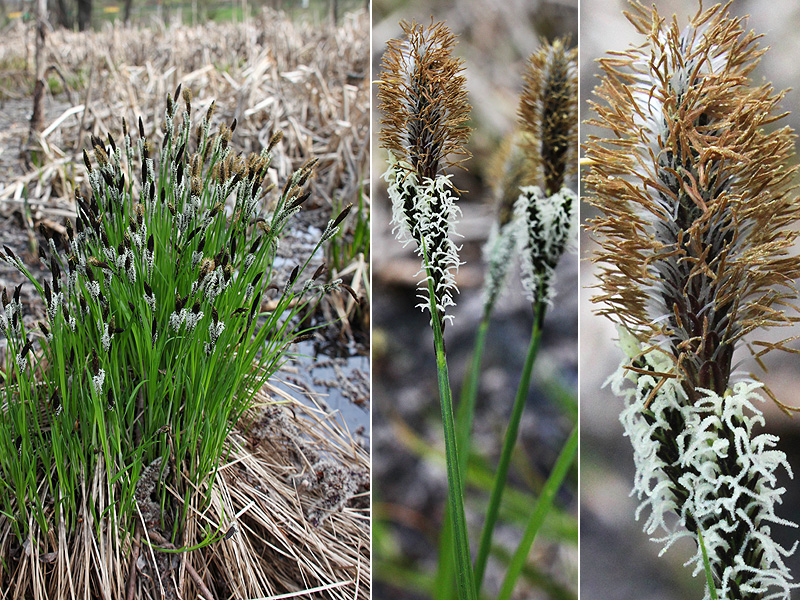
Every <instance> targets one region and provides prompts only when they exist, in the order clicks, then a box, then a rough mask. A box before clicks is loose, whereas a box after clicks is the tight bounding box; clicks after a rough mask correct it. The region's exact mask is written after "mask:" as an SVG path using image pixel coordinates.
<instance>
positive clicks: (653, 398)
mask: <svg viewBox="0 0 800 600" xmlns="http://www.w3.org/2000/svg"><path fill="white" fill-rule="evenodd" d="M631 6H632V12H631V14H629V15H627V16H628V19H629V20H630V21H631V23H632V24H633V25H634V26H635V27H636V28H637V30H638V31H639V32H640V33H641V34H644V35H645V36H647V41H646V43H645V44H643V45H640V46H636V47H633V48H631V49H630V50H628V51H626V52H624V53H619V54H616V53H615V54H614V56H612V57H609V58H606V59H603V60H601V61H600V64H601V67H602V68H603V70H604V71H605V77H604V78H603V80H602V81H601V83H600V84H599V86H598V87H597V88H596V90H595V93H596V95H597V96H598V98H599V99H600V103H599V104H595V105H594V106H593V108H594V110H595V112H596V114H597V118H596V119H595V120H593V121H592V122H591V124H592V125H595V126H598V127H600V128H603V129H605V130H607V131H608V132H609V136H610V137H609V138H600V137H592V138H590V139H589V141H588V143H587V145H586V156H587V158H588V159H589V161H590V163H591V165H592V168H591V171H590V172H589V174H588V175H587V177H586V184H587V187H588V189H589V190H590V192H591V193H592V194H594V197H593V198H592V203H593V204H594V205H595V207H597V208H598V209H599V211H600V213H601V214H600V216H599V217H597V218H596V219H594V221H592V224H591V228H590V229H591V231H592V233H593V234H594V235H595V236H596V237H597V238H598V240H599V242H600V246H601V249H600V251H599V252H598V254H597V255H596V257H595V261H596V262H598V263H600V273H599V276H600V286H599V287H600V288H601V290H602V292H601V294H600V295H599V296H598V297H597V298H595V301H596V302H602V303H604V307H603V308H602V309H601V310H600V311H599V312H600V313H601V314H604V315H606V316H608V317H610V318H611V319H613V320H615V321H616V322H617V323H619V324H620V326H621V327H620V345H621V346H622V347H623V348H624V349H625V350H626V353H627V354H628V358H627V359H626V360H625V361H624V362H623V365H622V367H621V368H620V370H619V371H618V372H617V373H616V374H615V375H614V376H613V377H612V378H611V383H612V390H613V391H614V392H615V393H616V394H617V395H620V396H623V397H624V398H625V400H626V409H625V410H624V411H623V413H622V417H621V420H622V422H623V425H624V427H625V431H626V435H628V436H629V437H630V439H631V443H632V445H633V447H634V456H635V458H636V465H637V474H636V480H635V485H634V492H636V493H637V494H638V495H639V497H640V499H641V500H642V503H641V505H640V508H639V511H642V510H643V509H649V511H650V514H649V517H648V519H647V522H646V524H645V530H646V531H647V532H648V533H651V534H652V533H655V532H656V531H658V530H664V531H665V532H666V535H665V536H664V537H663V538H662V541H664V542H666V547H669V546H670V545H671V544H672V543H673V542H674V541H675V540H676V539H678V538H679V537H685V536H690V537H694V538H695V539H697V536H698V534H699V533H702V536H703V540H704V543H705V547H706V549H707V551H708V558H709V563H710V567H711V571H712V575H713V581H714V584H715V586H716V588H717V589H716V592H717V597H719V598H725V599H726V600H739V599H744V598H748V599H749V598H781V599H787V598H789V596H790V590H791V589H793V588H795V587H797V585H796V584H793V583H791V577H790V575H789V572H788V569H787V568H786V565H785V564H784V560H783V559H784V557H785V556H787V555H789V554H791V553H792V552H793V551H794V548H792V549H790V550H788V551H787V550H785V549H784V548H782V547H780V546H779V545H778V544H776V543H775V542H774V541H773V540H772V538H771V534H770V528H769V524H770V523H772V524H781V525H792V526H794V524H792V523H788V522H786V521H784V520H782V519H779V518H777V517H776V516H775V512H774V507H775V505H776V503H779V502H780V497H781V494H782V493H783V491H784V490H783V489H782V488H778V487H777V484H776V477H775V472H776V470H777V469H778V468H781V467H782V468H787V469H788V464H787V463H786V460H785V455H784V454H783V453H782V452H779V451H777V450H774V449H773V448H774V447H775V446H776V443H777V438H776V437H775V436H771V435H767V434H756V433H755V432H754V430H755V427H756V426H761V425H763V418H762V416H761V413H760V411H759V410H758V409H757V408H756V407H755V404H754V402H755V401H756V400H758V401H762V397H761V392H760V388H761V384H758V383H755V382H753V381H751V380H747V379H745V380H740V381H732V380H731V379H732V377H731V369H732V365H731V362H732V357H733V352H734V349H735V346H736V345H737V343H738V342H739V340H740V339H741V338H742V337H744V336H745V335H747V334H748V333H750V332H752V331H753V330H754V329H756V328H761V327H763V328H767V327H771V326H778V325H787V324H790V323H792V322H794V321H796V319H795V318H794V317H790V316H787V315H786V314H785V313H784V310H785V309H786V308H787V307H791V306H792V304H793V303H794V302H795V301H796V299H797V293H796V291H795V289H794V287H793V286H792V284H791V282H792V280H794V279H796V278H797V277H798V276H800V264H798V262H797V260H796V259H795V258H793V257H790V256H789V250H790V247H791V246H792V245H793V243H794V242H795V240H796V237H797V232H796V229H795V228H793V227H792V225H793V224H794V223H795V221H796V220H797V218H798V216H800V202H798V199H797V198H796V197H795V196H794V194H793V188H792V178H793V177H794V176H795V173H796V167H793V166H791V159H792V158H793V154H794V151H793V134H792V132H791V130H790V129H789V128H787V127H784V128H775V127H774V125H773V124H774V122H775V121H777V120H778V119H780V117H781V116H782V115H780V114H779V113H778V103H779V102H780V101H781V99H782V97H783V94H782V93H775V92H774V91H773V89H772V87H771V86H770V85H769V84H762V85H760V86H755V85H753V84H752V82H751V81H750V80H749V78H748V76H749V74H750V73H751V71H752V70H753V68H754V67H755V65H756V63H757V62H758V60H759V58H760V56H761V55H762V54H763V51H762V50H759V49H758V45H757V43H756V40H757V36H756V35H755V34H753V33H752V32H745V30H744V28H743V23H742V20H741V19H738V18H731V17H729V16H728V14H727V5H726V6H721V5H717V6H715V7H712V8H710V9H709V10H707V11H705V12H702V11H700V12H698V13H697V14H696V15H695V17H694V18H693V19H692V21H691V22H690V24H689V26H688V27H686V28H685V29H683V30H681V29H679V28H678V24H677V19H673V20H672V21H669V22H668V21H666V20H665V19H663V18H662V17H660V16H659V15H658V13H657V12H656V10H655V9H647V8H645V7H644V6H642V5H641V4H639V3H638V2H637V3H632V4H631ZM631 384H633V385H631ZM790 474H791V472H790ZM670 512H674V513H676V514H677V515H678V518H679V522H678V526H677V527H675V526H673V525H672V524H671V521H670V520H669V519H667V518H666V515H667V514H668V513H670ZM689 562H690V563H693V564H694V565H695V574H698V573H700V572H702V571H703V570H704V569H703V557H702V554H701V551H700V550H699V549H698V551H697V553H696V554H695V556H694V558H693V559H691V560H690V561H689ZM709 597H710V592H709V591H708V590H707V592H706V598H709Z"/></svg>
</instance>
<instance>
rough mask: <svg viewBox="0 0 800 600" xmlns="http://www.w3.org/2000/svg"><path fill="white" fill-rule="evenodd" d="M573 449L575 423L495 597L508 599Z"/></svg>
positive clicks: (569, 461)
mask: <svg viewBox="0 0 800 600" xmlns="http://www.w3.org/2000/svg"><path fill="white" fill-rule="evenodd" d="M577 452H578V427H577V425H576V426H575V427H573V428H572V433H571V434H570V436H569V438H567V441H566V443H565V444H564V447H563V448H562V449H561V453H560V454H559V455H558V459H557V460H556V464H555V465H554V466H553V470H552V472H551V473H550V476H549V477H548V478H547V483H545V485H544V488H543V489H542V494H541V496H539V499H538V500H537V501H536V505H535V506H534V507H533V512H532V513H531V517H530V520H529V521H528V525H527V527H526V528H525V533H524V534H523V535H522V541H521V542H520V544H519V546H518V547H517V549H516V551H515V552H514V556H512V557H511V562H510V563H509V566H508V571H506V576H505V579H504V580H503V585H502V587H501V588H500V594H499V595H498V596H497V600H508V599H509V598H511V594H512V592H513V591H514V586H515V585H516V583H517V579H518V578H519V575H520V573H522V570H523V568H524V567H525V562H526V561H527V559H528V555H529V554H530V550H531V547H532V546H533V541H534V540H535V539H536V534H537V533H538V531H539V528H540V527H541V526H542V523H543V522H544V519H545V517H546V516H547V513H548V512H550V508H551V507H552V506H553V500H554V499H555V496H556V492H558V488H560V487H561V484H562V482H563V481H564V478H565V477H566V476H567V473H568V472H569V470H570V468H571V466H572V463H573V461H574V460H575V455H576V454H577Z"/></svg>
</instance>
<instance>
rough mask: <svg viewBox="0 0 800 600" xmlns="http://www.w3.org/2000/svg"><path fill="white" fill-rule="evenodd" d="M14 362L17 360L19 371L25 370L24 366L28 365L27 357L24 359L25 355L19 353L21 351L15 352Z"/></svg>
mask: <svg viewBox="0 0 800 600" xmlns="http://www.w3.org/2000/svg"><path fill="white" fill-rule="evenodd" d="M16 362H17V369H19V370H20V371H24V370H25V367H27V366H28V361H27V359H26V358H25V357H24V356H23V355H22V353H21V352H18V353H17V356H16Z"/></svg>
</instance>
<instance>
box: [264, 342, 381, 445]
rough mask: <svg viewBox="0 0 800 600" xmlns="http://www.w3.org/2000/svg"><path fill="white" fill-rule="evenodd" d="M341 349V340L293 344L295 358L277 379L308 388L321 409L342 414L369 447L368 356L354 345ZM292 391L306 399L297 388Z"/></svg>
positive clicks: (347, 424)
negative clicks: (324, 342)
mask: <svg viewBox="0 0 800 600" xmlns="http://www.w3.org/2000/svg"><path fill="white" fill-rule="evenodd" d="M331 350H334V352H331ZM344 350H346V351H348V352H343V348H342V345H341V344H330V345H327V347H326V345H324V344H323V345H321V344H320V343H319V342H316V341H314V340H308V341H304V342H301V343H299V344H296V345H295V347H294V348H293V352H294V353H295V354H296V355H295V358H293V359H292V360H291V361H290V362H289V363H288V364H287V365H286V367H284V369H281V371H279V372H278V374H277V379H278V380H285V381H286V382H287V383H289V384H294V385H299V386H300V387H302V388H303V389H306V390H308V391H310V392H311V393H312V394H314V396H315V399H316V401H317V403H318V404H319V405H320V406H321V407H322V408H323V409H325V410H326V411H328V412H329V413H338V414H339V415H341V420H343V421H344V423H345V424H346V426H347V429H348V430H349V431H350V434H351V435H352V436H353V438H354V439H355V440H356V441H357V442H359V443H362V444H364V445H365V446H366V447H369V437H370V412H369V409H370V404H369V356H364V355H363V354H356V353H355V348H344ZM293 395H294V396H295V397H299V398H300V399H301V400H306V399H304V398H303V397H302V394H298V393H297V392H296V391H295V392H294V393H293Z"/></svg>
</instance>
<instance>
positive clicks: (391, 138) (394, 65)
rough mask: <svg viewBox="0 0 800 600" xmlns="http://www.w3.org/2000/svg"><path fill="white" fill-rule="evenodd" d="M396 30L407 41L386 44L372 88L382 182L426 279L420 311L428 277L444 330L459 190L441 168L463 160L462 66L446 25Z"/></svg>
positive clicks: (455, 261)
mask: <svg viewBox="0 0 800 600" xmlns="http://www.w3.org/2000/svg"><path fill="white" fill-rule="evenodd" d="M400 26H401V28H402V29H403V32H404V34H405V37H404V38H403V39H397V40H390V41H389V42H388V43H387V49H386V52H385V54H384V56H383V62H382V67H383V72H382V75H381V81H380V82H379V88H378V99H379V102H380V105H379V109H380V110H381V111H382V114H383V118H382V120H381V125H382V127H381V135H380V137H381V143H382V145H383V147H384V148H386V149H387V150H388V151H389V169H388V170H387V171H386V173H385V174H384V179H385V180H386V182H387V183H388V186H389V198H390V200H391V202H392V224H393V225H394V228H395V234H396V236H397V238H398V239H399V240H400V241H401V242H403V243H404V244H408V243H412V242H413V243H414V244H416V246H417V252H418V254H419V256H420V258H421V259H422V270H423V272H425V273H426V274H427V277H426V279H425V280H423V282H422V283H421V284H420V285H421V288H422V290H421V300H422V302H421V304H420V307H421V308H422V309H423V310H425V309H429V310H430V308H431V301H430V300H429V299H428V297H427V289H428V278H430V283H431V284H432V289H433V290H435V302H436V307H437V308H438V313H439V316H440V317H441V318H442V321H443V322H442V325H444V319H446V318H452V316H451V315H450V316H447V317H444V313H445V311H446V309H447V307H448V306H452V305H453V304H454V300H453V296H454V294H456V293H457V291H458V290H457V288H456V284H455V272H456V271H457V270H458V266H459V264H460V261H459V258H458V246H457V244H456V243H455V242H454V241H453V239H452V237H453V236H454V235H455V232H454V226H455V224H456V222H457V218H458V217H459V215H460V210H459V208H458V206H457V205H456V203H455V202H456V200H457V198H458V190H456V189H455V188H454V187H453V184H452V182H451V181H450V178H451V175H449V174H446V173H445V169H446V168H447V167H450V166H454V165H458V164H459V163H460V162H462V161H463V160H465V159H466V158H468V157H469V153H468V152H467V151H466V149H465V148H464V144H466V142H467V139H468V138H469V133H470V128H469V127H468V126H467V124H466V123H467V120H468V119H469V110H470V106H469V103H468V102H467V93H466V88H465V85H464V84H465V79H464V77H463V75H461V72H462V71H463V68H464V67H463V62H462V61H461V59H459V58H456V57H454V56H452V51H453V47H454V46H455V43H456V40H455V37H454V36H453V34H452V33H451V32H450V30H449V29H448V28H447V26H446V25H445V24H444V23H436V24H433V23H432V24H431V26H430V27H427V28H425V27H423V26H422V25H418V24H416V23H413V22H412V23H407V22H405V21H403V22H401V23H400Z"/></svg>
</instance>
